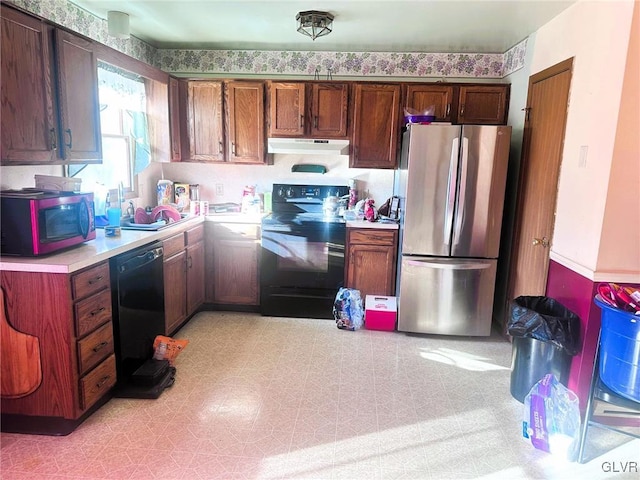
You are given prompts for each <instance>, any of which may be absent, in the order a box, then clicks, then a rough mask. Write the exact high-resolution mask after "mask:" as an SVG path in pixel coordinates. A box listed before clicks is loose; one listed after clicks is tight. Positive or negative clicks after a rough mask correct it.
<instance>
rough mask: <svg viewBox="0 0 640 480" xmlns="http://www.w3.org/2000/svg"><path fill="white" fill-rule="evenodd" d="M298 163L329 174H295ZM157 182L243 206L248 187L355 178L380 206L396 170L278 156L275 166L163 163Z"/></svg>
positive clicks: (330, 182) (390, 189) (260, 188)
mask: <svg viewBox="0 0 640 480" xmlns="http://www.w3.org/2000/svg"><path fill="white" fill-rule="evenodd" d="M297 163H305V164H310V163H317V164H321V165H324V166H325V167H326V168H327V173H326V174H317V173H292V172H291V166H292V165H294V164H297ZM160 168H161V171H157V172H156V175H157V178H156V180H157V179H159V178H160V175H162V174H164V178H166V179H169V180H172V181H174V182H184V183H198V184H200V198H201V199H202V200H209V202H211V203H224V202H233V203H240V201H241V199H242V190H243V187H244V186H245V185H256V186H257V192H258V193H264V192H270V191H271V189H272V186H273V184H274V183H297V184H305V183H309V184H318V185H347V184H348V181H349V179H351V178H355V179H356V184H357V188H358V190H359V192H358V193H359V194H360V196H361V197H362V196H369V197H372V198H373V199H374V200H375V204H376V205H377V206H380V205H382V204H383V203H384V202H385V200H386V199H387V198H389V197H390V196H391V195H392V193H393V170H379V169H362V168H349V157H347V156H340V155H336V156H331V155H310V156H305V157H302V156H298V155H275V158H274V164H273V165H264V166H263V165H224V164H223V165H216V164H199V163H163V164H161V165H160ZM216 184H221V185H223V190H224V192H223V195H217V194H216Z"/></svg>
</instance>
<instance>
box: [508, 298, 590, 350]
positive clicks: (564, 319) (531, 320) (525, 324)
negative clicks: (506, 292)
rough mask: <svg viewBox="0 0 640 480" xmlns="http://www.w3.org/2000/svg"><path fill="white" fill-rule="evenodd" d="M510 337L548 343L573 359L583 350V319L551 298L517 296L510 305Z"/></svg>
mask: <svg viewBox="0 0 640 480" xmlns="http://www.w3.org/2000/svg"><path fill="white" fill-rule="evenodd" d="M508 332H509V335H511V336H513V337H529V338H535V339H537V340H541V341H543V342H549V343H552V344H554V345H555V346H557V347H559V348H561V349H563V350H564V351H565V352H566V353H567V354H569V355H571V356H574V355H576V354H577V353H578V352H579V351H580V343H579V342H580V317H578V315H576V314H575V313H573V312H572V311H571V310H569V309H567V308H566V307H565V306H563V305H562V304H561V303H560V302H558V301H557V300H554V299H553V298H549V297H528V296H522V297H518V298H516V299H515V300H513V301H512V302H511V318H510V319H509V324H508Z"/></svg>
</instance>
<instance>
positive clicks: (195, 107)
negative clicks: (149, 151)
mask: <svg viewBox="0 0 640 480" xmlns="http://www.w3.org/2000/svg"><path fill="white" fill-rule="evenodd" d="M222 99H223V96H222V82H210V81H202V80H197V81H189V82H187V98H186V101H187V124H188V125H187V126H188V129H187V130H188V132H189V135H188V147H189V149H188V153H187V155H186V158H183V160H189V161H194V162H223V161H224V122H223V120H222Z"/></svg>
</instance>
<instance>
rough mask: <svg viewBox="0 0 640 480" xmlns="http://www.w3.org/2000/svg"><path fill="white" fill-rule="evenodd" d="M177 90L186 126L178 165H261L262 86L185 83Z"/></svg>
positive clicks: (263, 122)
mask: <svg viewBox="0 0 640 480" xmlns="http://www.w3.org/2000/svg"><path fill="white" fill-rule="evenodd" d="M180 86H181V88H180V89H179V90H180V91H183V92H184V93H181V95H180V99H183V98H184V103H186V109H185V110H186V114H185V115H184V116H183V117H181V118H184V122H186V124H187V125H186V128H184V129H183V131H186V132H187V138H186V139H185V138H183V139H182V143H183V148H182V156H181V157H182V158H181V160H182V161H188V162H230V163H256V164H263V163H265V152H266V149H265V135H264V125H265V120H264V84H263V83H262V82H244V81H228V82H222V81H208V80H189V81H181V82H180ZM184 145H188V148H185V147H184Z"/></svg>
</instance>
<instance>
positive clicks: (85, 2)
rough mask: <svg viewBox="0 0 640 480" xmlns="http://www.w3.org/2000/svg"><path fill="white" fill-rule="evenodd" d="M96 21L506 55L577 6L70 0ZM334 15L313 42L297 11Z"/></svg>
mask: <svg viewBox="0 0 640 480" xmlns="http://www.w3.org/2000/svg"><path fill="white" fill-rule="evenodd" d="M70 1H71V2H72V3H74V4H76V5H78V6H79V7H81V8H83V9H85V10H88V11H89V12H91V13H93V14H94V15H97V16H98V17H100V18H103V19H106V18H107V12H108V11H109V10H117V11H121V12H125V13H128V14H129V16H130V26H131V33H132V35H134V36H136V37H138V38H140V39H141V40H144V41H145V42H147V43H150V44H151V45H153V46H154V47H157V48H163V49H164V48H180V49H190V48H194V49H213V50H301V51H330V52H428V53H504V52H505V51H506V50H508V49H509V48H511V47H512V46H514V45H515V44H517V43H518V42H520V41H521V40H523V39H524V38H526V37H527V36H528V35H529V34H531V33H532V32H534V31H536V30H537V29H538V28H539V27H540V26H541V25H544V24H545V23H547V22H548V21H549V20H550V19H552V18H553V17H555V16H556V15H558V14H559V13H560V12H562V11H563V10H564V9H566V8H567V7H569V6H570V5H571V4H573V3H575V0H572V1H555V0H494V1H484V0H465V1H462V0H408V1H407V0H397V1H393V0H391V1H367V0H342V1H315V2H313V1H310V0H307V1H300V0H284V1H282V0H281V1H269V0H263V1H248V0H232V1H229V0H200V1H195V0H70ZM305 10H322V11H327V12H330V13H331V14H333V15H334V16H335V20H334V22H333V32H331V33H330V34H329V35H327V36H324V37H320V38H317V39H316V40H315V41H312V40H311V38H309V37H306V36H304V35H302V34H300V33H298V32H297V31H296V28H297V25H296V19H295V18H296V14H297V13H298V12H300V11H305Z"/></svg>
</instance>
